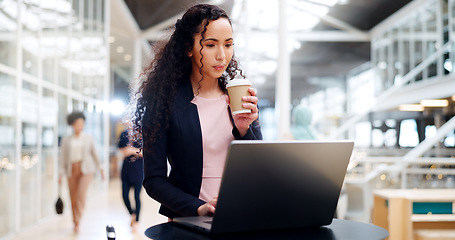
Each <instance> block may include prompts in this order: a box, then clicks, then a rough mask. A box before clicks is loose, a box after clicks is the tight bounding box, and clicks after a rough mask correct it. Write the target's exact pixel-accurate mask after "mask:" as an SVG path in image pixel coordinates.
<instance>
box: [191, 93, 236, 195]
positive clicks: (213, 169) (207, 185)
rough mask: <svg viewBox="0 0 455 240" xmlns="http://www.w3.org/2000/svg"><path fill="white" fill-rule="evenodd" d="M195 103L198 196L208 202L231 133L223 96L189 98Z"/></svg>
mask: <svg viewBox="0 0 455 240" xmlns="http://www.w3.org/2000/svg"><path fill="white" fill-rule="evenodd" d="M191 102H192V103H194V104H196V105H197V109H198V114H199V121H200V123H201V130H202V155H203V170H202V185H201V191H200V193H199V198H200V199H202V200H204V201H206V202H208V201H210V200H211V199H212V198H213V197H216V196H218V192H219V190H220V183H221V176H222V174H223V169H224V163H225V161H226V154H227V149H228V146H229V144H230V142H231V141H232V140H234V136H233V135H232V127H233V126H232V123H231V119H230V116H229V112H228V111H229V110H228V108H227V107H228V104H227V103H226V100H225V96H224V95H222V96H221V97H219V98H202V97H199V96H195V97H194V99H193V100H192V101H191Z"/></svg>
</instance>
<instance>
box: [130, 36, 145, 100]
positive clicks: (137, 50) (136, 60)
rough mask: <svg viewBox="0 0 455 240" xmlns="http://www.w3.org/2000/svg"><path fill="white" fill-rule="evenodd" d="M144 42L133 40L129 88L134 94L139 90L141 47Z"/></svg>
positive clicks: (137, 39) (139, 39) (138, 39)
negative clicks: (131, 75)
mask: <svg viewBox="0 0 455 240" xmlns="http://www.w3.org/2000/svg"><path fill="white" fill-rule="evenodd" d="M143 42H144V40H143V39H141V38H136V39H134V53H133V78H132V79H131V84H130V88H131V90H132V91H133V92H134V93H135V92H137V90H138V89H139V86H140V80H139V75H140V74H141V73H142V71H143V69H142V45H143Z"/></svg>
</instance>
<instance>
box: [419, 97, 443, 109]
mask: <svg viewBox="0 0 455 240" xmlns="http://www.w3.org/2000/svg"><path fill="white" fill-rule="evenodd" d="M420 104H421V105H422V106H424V107H447V106H448V105H449V101H447V100H446V99H431V100H430V99H426V100H422V101H420Z"/></svg>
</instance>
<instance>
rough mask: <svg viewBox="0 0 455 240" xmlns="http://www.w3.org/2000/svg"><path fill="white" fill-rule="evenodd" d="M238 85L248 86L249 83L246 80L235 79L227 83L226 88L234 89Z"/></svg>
mask: <svg viewBox="0 0 455 240" xmlns="http://www.w3.org/2000/svg"><path fill="white" fill-rule="evenodd" d="M240 85H250V86H251V82H250V81H249V80H248V79H241V78H235V79H232V80H230V81H228V84H227V85H226V87H234V86H240Z"/></svg>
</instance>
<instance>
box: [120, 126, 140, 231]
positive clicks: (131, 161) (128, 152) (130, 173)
mask: <svg viewBox="0 0 455 240" xmlns="http://www.w3.org/2000/svg"><path fill="white" fill-rule="evenodd" d="M130 126H131V122H128V123H127V124H126V129H125V130H124V131H123V132H122V133H121V134H120V138H119V141H118V148H119V151H120V152H121V153H122V156H123V164H122V170H121V179H122V197H123V202H124V203H125V206H126V208H127V209H128V212H129V213H130V215H131V227H132V228H133V231H135V230H136V226H137V223H138V222H139V213H140V210H141V199H140V193H141V189H142V180H143V179H144V166H143V164H144V161H143V159H142V156H141V155H140V154H141V153H140V151H141V145H140V143H138V142H137V141H134V142H132V143H131V142H130V140H129V138H128V129H129V127H130ZM131 188H133V189H134V201H135V204H134V206H135V209H133V208H132V207H131V202H130V198H129V193H130V190H131Z"/></svg>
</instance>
